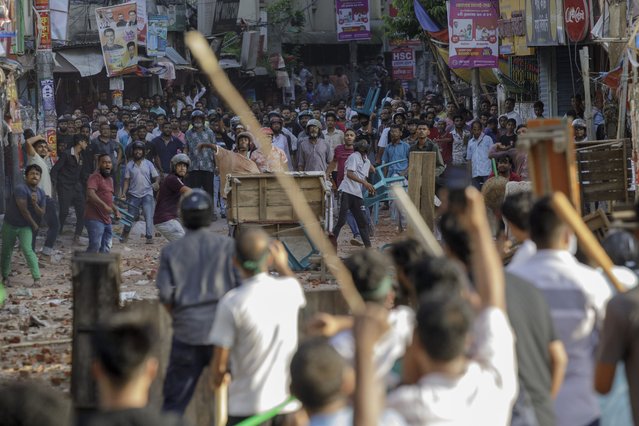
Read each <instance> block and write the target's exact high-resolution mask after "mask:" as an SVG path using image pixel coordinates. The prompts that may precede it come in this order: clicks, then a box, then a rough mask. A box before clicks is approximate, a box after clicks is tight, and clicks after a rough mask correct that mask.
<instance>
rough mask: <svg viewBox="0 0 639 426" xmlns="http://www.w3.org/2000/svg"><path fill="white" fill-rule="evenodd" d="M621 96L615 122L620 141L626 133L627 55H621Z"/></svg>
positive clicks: (624, 53)
mask: <svg viewBox="0 0 639 426" xmlns="http://www.w3.org/2000/svg"><path fill="white" fill-rule="evenodd" d="M622 57H623V59H622V61H621V66H622V67H623V68H622V70H621V95H620V96H619V117H618V121H617V139H622V138H623V137H624V133H625V132H626V101H627V99H628V55H627V54H626V52H625V51H624V52H623V53H622Z"/></svg>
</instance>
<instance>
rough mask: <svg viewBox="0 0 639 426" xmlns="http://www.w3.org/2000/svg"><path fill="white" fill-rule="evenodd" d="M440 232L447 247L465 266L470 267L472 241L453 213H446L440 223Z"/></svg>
mask: <svg viewBox="0 0 639 426" xmlns="http://www.w3.org/2000/svg"><path fill="white" fill-rule="evenodd" d="M439 230H440V231H441V233H442V238H443V240H444V242H445V243H446V247H448V249H449V250H450V251H451V252H453V254H454V255H455V257H457V259H459V260H460V261H461V262H462V263H463V264H464V265H467V266H468V265H470V254H471V251H470V239H469V237H468V233H467V232H466V230H465V229H464V228H462V226H461V224H460V223H459V220H457V217H456V216H455V215H454V214H452V213H444V214H443V215H442V217H441V219H440V221H439Z"/></svg>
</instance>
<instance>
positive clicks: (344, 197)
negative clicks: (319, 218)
mask: <svg viewBox="0 0 639 426" xmlns="http://www.w3.org/2000/svg"><path fill="white" fill-rule="evenodd" d="M365 208H366V207H364V202H363V200H362V199H361V198H360V197H357V196H355V195H353V194H349V193H348V192H342V193H341V196H340V207H339V216H338V217H337V224H335V228H333V235H335V240H336V241H337V237H339V231H341V230H342V226H344V224H345V223H346V213H347V212H348V211H349V210H350V211H351V213H352V214H353V217H355V222H357V228H359V233H360V235H361V237H362V241H363V242H364V246H365V247H370V246H371V240H370V238H369V236H368V223H367V222H366V216H365V213H364V209H365Z"/></svg>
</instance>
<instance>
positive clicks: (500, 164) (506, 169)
mask: <svg viewBox="0 0 639 426" xmlns="http://www.w3.org/2000/svg"><path fill="white" fill-rule="evenodd" d="M497 174H498V175H499V176H501V177H505V178H506V179H508V181H509V182H521V180H522V179H521V176H519V175H518V174H517V173H515V172H513V160H512V158H510V156H509V155H504V156H502V157H499V158H498V159H497ZM494 176H495V172H491V173H490V175H489V176H488V178H489V179H490V178H491V177H494Z"/></svg>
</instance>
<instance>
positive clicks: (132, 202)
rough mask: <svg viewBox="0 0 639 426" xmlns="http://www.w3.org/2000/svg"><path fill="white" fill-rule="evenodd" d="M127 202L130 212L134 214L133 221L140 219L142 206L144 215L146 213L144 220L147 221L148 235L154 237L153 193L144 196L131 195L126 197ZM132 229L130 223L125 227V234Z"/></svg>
mask: <svg viewBox="0 0 639 426" xmlns="http://www.w3.org/2000/svg"><path fill="white" fill-rule="evenodd" d="M126 202H127V203H128V204H129V207H128V208H129V214H130V215H132V216H133V222H136V221H137V220H138V216H139V215H140V207H142V215H144V222H145V223H146V237H147V238H153V210H154V209H155V202H154V201H153V194H149V195H145V196H144V197H142V198H138V197H134V196H133V195H129V196H127V197H126ZM130 231H131V227H130V226H129V225H127V226H125V227H124V233H125V234H128V233H129V232H130Z"/></svg>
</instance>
